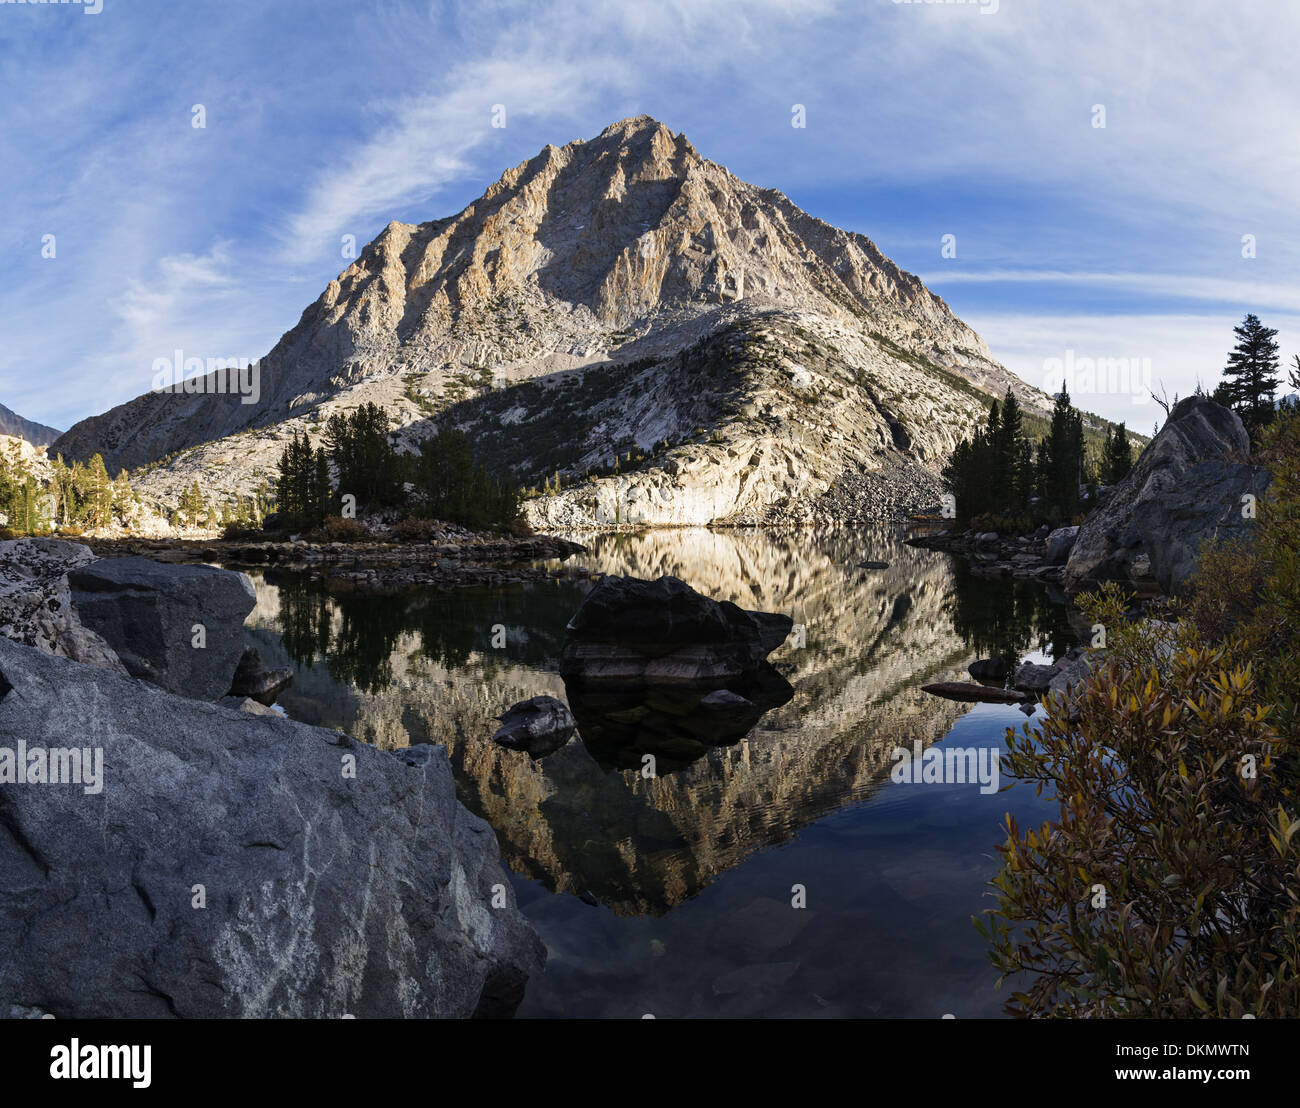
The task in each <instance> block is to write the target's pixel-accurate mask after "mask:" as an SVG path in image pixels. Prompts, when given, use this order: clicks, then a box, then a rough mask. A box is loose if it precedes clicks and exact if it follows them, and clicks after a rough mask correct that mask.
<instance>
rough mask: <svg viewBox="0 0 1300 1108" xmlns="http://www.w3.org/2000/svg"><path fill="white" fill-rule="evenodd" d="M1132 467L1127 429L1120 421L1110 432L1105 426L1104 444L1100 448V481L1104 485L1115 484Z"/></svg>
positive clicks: (1131, 447) (1130, 446)
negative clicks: (1112, 431)
mask: <svg viewBox="0 0 1300 1108" xmlns="http://www.w3.org/2000/svg"><path fill="white" fill-rule="evenodd" d="M1132 468H1133V444H1132V443H1130V442H1129V438H1128V431H1127V430H1126V429H1125V427H1124V424H1123V423H1121V424H1120V425H1119V426H1118V427H1116V428H1115V431H1114V434H1112V433H1111V429H1110V426H1109V425H1107V427H1106V444H1105V446H1104V447H1103V449H1102V457H1101V481H1102V484H1104V485H1115V484H1118V483H1119V482H1120V481H1122V480H1123V479H1124V477H1125V476H1126V475H1127V474H1128V472H1129V470H1131V469H1132Z"/></svg>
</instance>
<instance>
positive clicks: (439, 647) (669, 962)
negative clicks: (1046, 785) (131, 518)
mask: <svg viewBox="0 0 1300 1108" xmlns="http://www.w3.org/2000/svg"><path fill="white" fill-rule="evenodd" d="M579 538H580V539H581V541H584V542H587V543H588V544H589V545H590V547H591V552H590V554H588V555H586V556H583V557H582V558H581V559H580V561H581V562H582V563H583V564H586V565H588V566H589V567H590V568H592V569H593V570H598V571H600V572H603V573H620V574H629V575H632V576H636V577H643V578H653V577H658V576H659V575H661V574H665V573H671V574H673V575H675V576H677V577H680V578H682V579H683V580H685V581H686V582H687V583H688V584H690V585H692V586H693V587H694V588H695V589H697V590H699V591H700V592H702V593H705V594H707V595H709V596H712V597H715V598H716V599H719V600H724V599H725V600H732V601H735V602H736V603H737V604H739V605H741V606H742V607H745V608H757V609H762V610H765V611H778V612H785V613H788V614H789V615H791V616H792V617H793V618H794V620H795V622H796V623H797V624H802V625H803V626H804V628H805V642H804V645H803V646H801V647H800V646H798V645H797V644H796V643H795V641H794V637H793V636H792V638H791V639H790V640H787V644H786V645H785V646H783V647H781V648H780V649H778V650H777V651H776V652H774V653H773V655H772V656H771V660H772V661H773V662H774V663H775V664H776V665H777V668H778V669H779V670H780V671H781V672H782V673H783V674H784V675H785V677H786V678H787V679H788V680H789V682H790V684H791V685H792V686H793V688H794V697H793V698H792V699H791V700H790V701H789V703H787V704H784V705H782V706H780V707H778V708H775V709H773V710H771V711H770V712H768V713H767V714H766V715H765V716H764V717H763V718H762V720H761V721H760V722H759V724H758V725H757V726H756V727H755V728H754V730H753V731H751V732H750V733H749V735H748V736H747V737H746V738H745V739H744V740H742V741H741V742H739V743H737V744H735V745H731V746H723V747H716V748H713V749H711V750H710V751H709V752H708V753H707V754H705V755H704V756H703V757H701V758H699V759H697V760H696V761H693V762H691V763H689V764H687V765H685V766H683V767H682V768H679V769H676V770H674V771H673V772H669V773H663V774H661V775H660V776H658V777H656V778H653V779H649V780H647V779H645V778H643V777H642V776H641V775H640V774H639V773H638V772H636V771H634V770H618V769H611V768H605V767H603V766H602V765H601V764H600V762H598V761H597V759H596V758H595V757H593V755H592V754H591V753H590V752H589V751H588V749H587V748H586V747H585V746H584V745H583V743H582V741H581V739H580V737H579V738H575V739H574V740H572V741H571V742H570V743H569V744H568V745H567V746H565V747H564V748H563V749H561V750H559V751H557V752H556V753H554V754H552V755H550V756H549V757H546V758H544V759H542V760H539V761H535V760H533V759H532V758H530V757H529V756H528V755H527V754H524V753H520V752H515V751H509V750H504V749H502V748H500V747H498V746H497V745H496V744H494V743H493V742H492V741H491V734H492V732H493V731H494V730H495V728H496V726H497V724H496V723H495V721H494V720H493V718H492V717H494V716H496V715H499V714H500V713H501V712H503V711H505V709H506V708H508V707H509V706H510V705H511V704H514V703H515V702H517V701H519V700H523V699H525V698H527V697H530V696H536V695H539V694H550V695H553V696H558V697H560V698H561V699H563V698H564V697H565V690H564V683H563V681H562V680H561V679H560V677H559V675H558V673H557V665H558V660H559V653H560V648H561V645H562V643H563V638H564V625H565V623H566V622H567V620H568V619H569V617H570V616H571V615H572V614H573V612H574V611H575V610H576V609H577V607H578V605H579V604H580V603H581V601H582V598H583V596H584V595H585V593H586V591H587V590H588V589H589V588H590V587H591V586H590V584H589V583H587V582H585V581H557V582H548V583H541V584H530V585H517V586H512V587H509V588H502V589H491V590H488V589H462V590H457V591H453V592H446V593H439V592H433V591H415V592H411V593H409V594H406V595H403V596H400V597H381V598H375V597H350V596H340V597H331V596H329V595H328V594H327V593H326V592H325V591H324V590H323V589H322V588H320V587H319V586H316V585H312V584H311V583H309V582H307V581H306V580H305V579H304V578H302V577H300V576H295V575H291V574H282V573H276V572H273V571H268V572H266V573H265V574H264V575H260V576H259V575H255V577H254V582H255V584H256V587H257V592H258V605H257V608H256V610H255V612H254V613H253V615H252V616H251V617H250V619H249V636H250V641H251V642H252V643H253V644H254V645H256V646H257V647H258V648H259V649H260V650H261V651H262V655H263V657H264V658H265V659H266V660H267V661H268V662H269V663H272V664H291V665H295V666H297V668H298V676H297V678H296V680H295V682H294V684H293V686H292V687H291V688H290V689H289V691H288V692H287V693H286V694H285V695H284V696H283V697H282V699H281V703H282V705H283V707H284V709H285V710H286V711H287V712H288V714H289V715H290V716H291V717H293V718H295V719H299V720H303V721H305V722H309V723H317V724H322V725H325V726H329V727H335V728H338V729H340V730H343V731H346V732H348V733H350V734H352V735H354V736H356V737H357V738H360V739H364V740H366V741H369V742H374V743H377V744H379V745H381V746H384V747H400V746H405V745H407V744H410V743H422V742H433V743H440V744H443V745H445V746H446V747H447V750H448V752H449V755H450V759H451V764H452V767H453V770H454V771H455V774H456V780H457V786H458V791H459V793H460V797H461V800H462V801H463V802H464V803H465V804H466V805H467V806H468V807H469V808H470V809H471V810H472V811H474V812H476V813H477V814H479V815H481V816H482V817H483V818H484V819H486V820H487V821H488V822H489V823H491V824H492V826H493V827H494V828H495V830H496V833H497V837H498V840H499V842H500V845H501V854H502V858H503V861H504V862H505V864H506V866H507V868H508V869H509V870H510V872H511V874H512V878H513V882H514V886H515V893H516V896H517V898H518V903H519V906H520V908H521V909H522V910H523V911H524V912H525V913H526V914H527V915H528V916H529V918H530V919H531V920H532V921H533V923H534V925H535V926H536V928H537V930H538V932H539V933H540V934H541V936H542V938H543V939H544V940H545V942H546V944H547V947H548V948H549V951H550V957H549V961H548V963H547V967H546V971H545V973H543V974H542V975H540V976H538V977H536V978H534V979H533V980H532V981H531V982H530V983H529V987H528V993H527V996H526V998H525V1000H524V1003H523V1006H522V1007H521V1009H520V1012H519V1014H520V1015H521V1016H614V1017H629V1016H632V1017H639V1016H642V1015H645V1014H653V1015H655V1016H656V1017H660V1018H669V1017H676V1016H792V1017H818V1016H825V1017H835V1016H881V1017H925V1018H936V1017H938V1016H941V1015H943V1014H945V1013H952V1014H953V1015H955V1016H957V1017H958V1018H971V1017H988V1016H999V1015H1001V1014H1002V1009H1001V1005H1002V995H1001V994H999V993H997V992H995V991H994V990H993V983H994V981H995V974H994V973H993V971H992V970H991V968H990V967H989V965H988V961H987V957H986V953H985V944H984V941H983V940H982V939H981V938H980V937H979V935H978V934H977V933H976V931H975V929H974V927H972V925H971V922H970V920H971V917H972V916H973V915H976V914H978V913H979V912H980V911H982V909H983V908H985V907H987V906H989V905H990V904H991V901H990V900H989V899H988V898H987V891H988V890H987V885H986V883H987V882H988V880H989V878H990V877H992V876H993V874H994V873H995V872H996V869H997V863H996V857H997V855H996V851H995V847H996V846H997V844H998V843H999V842H1001V841H1002V838H1003V834H1002V822H1003V818H1004V814H1005V813H1006V812H1007V811H1012V812H1014V813H1015V814H1016V816H1017V818H1018V819H1020V820H1021V821H1022V823H1023V822H1031V821H1032V822H1037V821H1041V820H1042V819H1044V818H1048V817H1049V816H1051V815H1052V814H1054V811H1055V806H1054V805H1053V804H1051V803H1049V802H1048V801H1047V800H1045V799H1044V800H1040V799H1038V798H1036V797H1035V796H1034V793H1033V790H1032V789H1031V788H1029V787H1027V786H1025V785H1019V786H1016V787H1014V788H1012V789H1010V790H1009V791H1007V792H1001V793H994V794H989V795H985V794H981V792H980V789H979V786H978V785H977V784H969V785H962V784H954V785H937V784H914V785H912V784H895V783H892V782H891V781H890V779H889V770H890V768H891V767H892V765H893V761H892V759H891V757H890V755H891V752H892V751H893V750H894V748H895V747H897V746H903V747H907V748H911V746H912V744H913V742H914V741H920V742H921V743H922V744H924V745H926V746H929V745H930V744H932V743H936V742H937V743H943V744H945V746H947V747H953V746H958V747H976V748H994V749H997V750H1002V749H1004V748H1005V744H1004V733H1005V730H1006V728H1007V727H1008V726H1012V727H1017V728H1019V727H1020V726H1022V725H1023V724H1024V723H1025V721H1026V716H1025V715H1024V714H1023V713H1022V712H1021V711H1020V710H1019V709H1017V708H1014V707H1004V706H1000V705H999V706H995V705H976V706H970V705H963V704H955V703H951V702H948V701H945V700H940V699H936V698H934V697H932V696H929V695H927V694H925V693H922V692H921V691H920V686H921V685H923V684H927V683H929V682H931V681H940V680H964V679H966V674H965V667H966V666H967V664H968V663H969V662H971V661H972V660H973V659H975V658H976V657H980V656H984V655H986V654H988V653H991V652H993V651H996V650H1004V651H1007V652H1010V653H1013V654H1015V655H1016V656H1018V657H1035V658H1038V657H1039V656H1040V655H1041V654H1047V655H1049V656H1050V655H1052V654H1056V655H1059V654H1061V653H1063V652H1064V650H1065V649H1067V648H1068V647H1069V646H1070V645H1072V643H1073V642H1074V641H1075V640H1074V636H1073V635H1072V634H1071V631H1070V626H1069V622H1068V619H1067V618H1066V610H1065V609H1064V608H1062V607H1058V606H1055V605H1053V604H1051V603H1050V602H1049V601H1048V598H1047V597H1046V594H1045V593H1044V591H1043V590H1042V589H1041V588H1040V587H1038V586H1036V585H1031V584H1028V583H1014V584H1013V583H1011V582H1001V581H985V580H980V579H976V578H972V577H971V576H969V575H968V574H967V573H966V572H965V570H964V569H963V568H962V566H960V565H959V564H957V563H956V562H955V561H954V560H952V559H950V558H949V557H948V556H947V555H943V554H938V553H934V552H931V551H925V550H916V549H913V548H911V547H908V546H905V545H903V544H902V543H901V542H900V541H899V540H898V538H897V536H895V535H894V534H893V533H892V532H875V531H864V532H851V533H846V532H837V533H835V534H832V535H824V536H816V535H811V534H807V533H796V534H793V535H772V534H766V533H761V532H755V531H736V532H710V531H707V530H695V529H692V530H678V531H663V532H654V533H650V534H645V535H605V536H591V537H582V536H579ZM864 560H872V561H884V562H888V563H889V568H888V569H885V570H866V569H858V568H856V566H857V564H858V563H859V562H861V561H864ZM501 627H504V629H505V646H504V647H503V648H500V649H494V647H493V637H494V632H496V633H497V638H498V641H499V637H500V636H499V629H500V628H501ZM1002 783H1003V784H1005V783H1006V781H1005V779H1004V780H1003V782H1002ZM796 887H802V889H803V890H804V891H803V894H802V895H803V898H804V899H805V901H806V907H803V908H795V907H792V899H793V898H795V896H796ZM593 901H594V903H592V902H593Z"/></svg>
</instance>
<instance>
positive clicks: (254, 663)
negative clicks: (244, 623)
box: [227, 646, 293, 706]
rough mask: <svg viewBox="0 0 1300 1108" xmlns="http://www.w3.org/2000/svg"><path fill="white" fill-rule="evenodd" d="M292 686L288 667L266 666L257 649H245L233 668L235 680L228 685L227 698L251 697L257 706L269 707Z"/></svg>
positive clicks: (251, 647) (290, 672) (291, 674)
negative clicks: (237, 663)
mask: <svg viewBox="0 0 1300 1108" xmlns="http://www.w3.org/2000/svg"><path fill="white" fill-rule="evenodd" d="M291 684H293V669H292V667H290V666H275V667H271V666H267V665H266V664H265V663H264V662H263V661H262V655H261V654H260V653H259V652H258V650H257V647H255V646H250V647H247V648H245V650H244V653H243V654H241V655H240V657H239V665H238V666H236V667H235V678H234V680H233V681H231V683H230V692H229V693H227V695H228V696H234V697H241V698H242V697H251V698H252V699H253V700H256V701H257V702H258V703H259V704H266V705H268V706H269V705H271V704H274V703H275V698H276V697H277V696H279V695H280V693H282V692H283V691H284V690H285V689H287V688H288V687H289V686H290V685H291Z"/></svg>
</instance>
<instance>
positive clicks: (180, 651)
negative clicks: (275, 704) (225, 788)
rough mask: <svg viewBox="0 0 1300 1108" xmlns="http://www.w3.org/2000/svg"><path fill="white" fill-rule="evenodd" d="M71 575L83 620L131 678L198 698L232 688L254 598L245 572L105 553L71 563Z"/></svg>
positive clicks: (74, 601) (75, 602) (212, 696)
mask: <svg viewBox="0 0 1300 1108" xmlns="http://www.w3.org/2000/svg"><path fill="white" fill-rule="evenodd" d="M68 582H69V584H70V585H71V588H72V605H73V607H74V608H75V609H76V613H77V616H78V618H79V619H80V621H81V622H82V624H84V625H85V626H86V627H88V628H90V629H91V630H92V631H94V632H95V633H96V634H98V635H100V636H101V637H102V638H103V639H104V640H106V641H107V642H108V644H109V645H110V646H112V648H113V649H114V650H115V651H116V652H117V656H118V657H119V658H120V659H121V660H122V664H123V665H124V666H125V667H126V671H127V672H128V673H129V674H131V676H132V677H140V678H143V679H144V680H146V681H152V682H153V683H154V684H156V685H161V686H162V687H163V688H164V689H167V690H168V691H169V692H174V693H179V694H180V695H181V696H189V697H194V698H195V699H198V700H217V699H219V698H220V697H222V696H225V695H226V693H227V692H229V691H230V685H231V680H232V679H233V677H234V675H235V670H236V668H237V666H238V665H239V660H240V656H241V655H242V654H243V651H244V631H243V627H244V619H245V617H247V615H248V613H249V612H251V611H252V610H253V607H254V605H255V604H256V603H257V594H256V593H255V592H254V591H253V585H252V583H251V582H250V581H249V579H248V578H247V577H246V576H245V575H244V574H242V573H232V572H230V571H229V570H225V569H217V568H215V567H213V566H203V565H197V566H196V565H162V564H160V563H158V562H154V561H150V560H149V559H148V558H139V557H131V558H105V559H103V560H102V561H98V562H92V563H91V564H89V565H86V566H81V567H79V568H77V569H73V570H72V571H71V572H70V573H69V574H68ZM200 643H201V645H198V644H200Z"/></svg>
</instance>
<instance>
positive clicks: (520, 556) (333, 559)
mask: <svg viewBox="0 0 1300 1108" xmlns="http://www.w3.org/2000/svg"><path fill="white" fill-rule="evenodd" d="M455 539H456V541H450V542H383V541H368V542H347V543H344V542H326V543H318V542H309V541H307V540H306V539H301V538H298V539H293V540H289V541H249V540H232V539H220V540H213V541H202V540H198V541H193V540H168V539H139V538H133V539H86V540H85V543H86V545H87V546H89V547H90V548H91V550H93V551H94V552H95V554H97V555H99V556H100V557H103V558H115V557H123V556H130V555H138V556H141V557H145V558H150V559H152V560H154V561H158V562H165V563H168V564H173V565H183V564H199V563H208V564H215V565H221V566H227V567H231V568H236V569H254V568H257V569H265V568H269V567H273V568H276V569H285V570H291V571H297V572H305V573H307V574H308V575H309V576H310V577H311V579H312V580H318V581H323V582H324V583H325V585H326V587H327V588H329V589H331V591H346V592H352V591H360V592H375V593H382V592H397V591H401V590H402V589H407V588H411V587H414V586H426V587H431V588H440V589H445V588H461V587H465V586H470V585H504V584H510V583H514V582H521V581H545V580H556V579H560V578H570V577H585V576H587V571H586V570H585V569H583V568H582V567H578V566H565V567H561V568H558V569H557V568H548V567H545V566H540V565H538V564H537V563H539V562H556V561H559V562H562V561H564V560H565V559H567V558H569V557H571V556H572V555H574V554H580V553H584V552H585V551H586V549H587V548H586V547H585V546H583V545H581V544H580V543H576V542H570V541H569V540H567V539H561V538H557V537H554V536H550V535H534V536H530V537H528V538H521V539H514V538H502V537H501V536H499V535H483V534H475V533H472V532H464V533H463V534H460V535H457V536H455Z"/></svg>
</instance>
